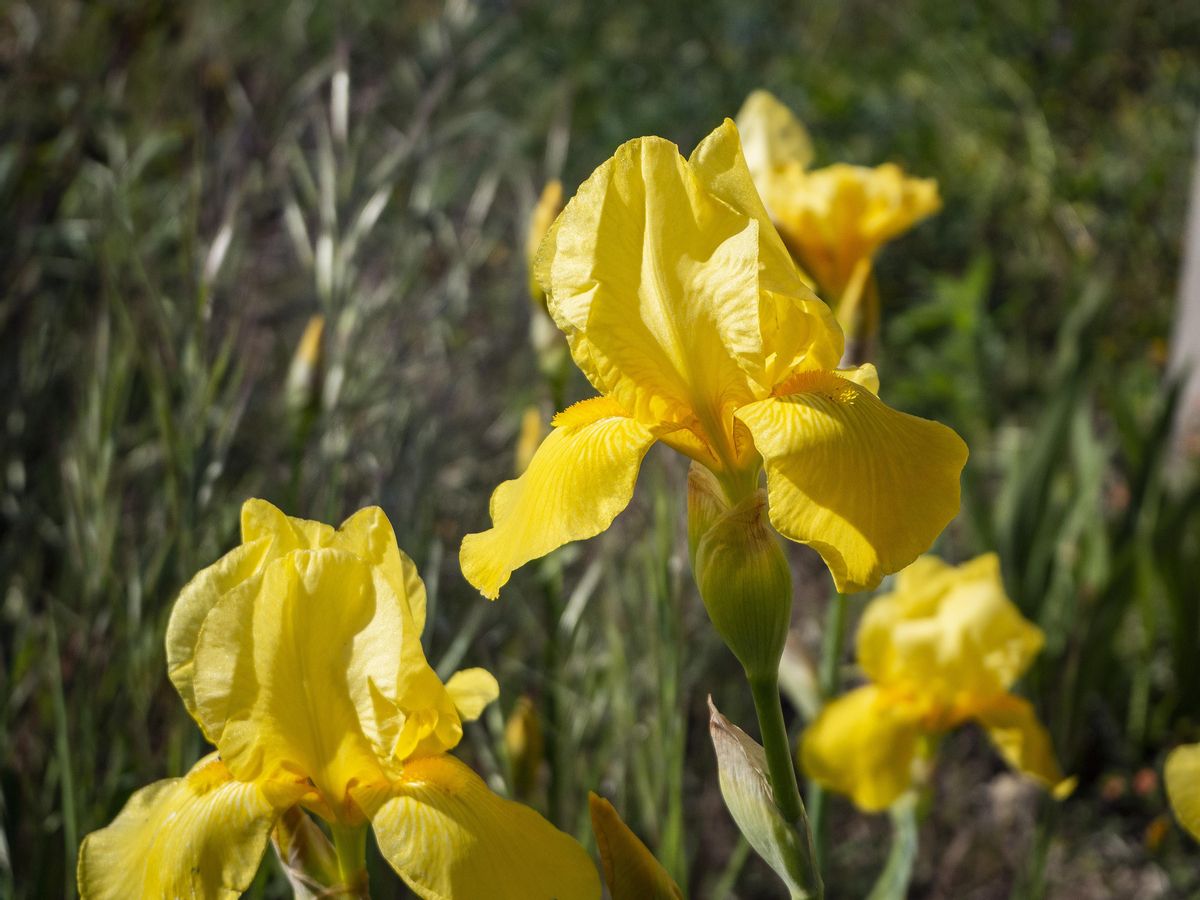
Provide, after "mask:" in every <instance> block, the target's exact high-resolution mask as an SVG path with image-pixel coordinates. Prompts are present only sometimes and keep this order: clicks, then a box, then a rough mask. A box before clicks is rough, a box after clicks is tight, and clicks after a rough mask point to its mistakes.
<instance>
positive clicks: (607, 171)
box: [537, 137, 761, 443]
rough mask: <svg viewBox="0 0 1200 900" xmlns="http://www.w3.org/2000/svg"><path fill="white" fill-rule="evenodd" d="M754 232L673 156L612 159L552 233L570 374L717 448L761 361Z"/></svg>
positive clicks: (553, 295) (660, 150) (661, 146)
mask: <svg viewBox="0 0 1200 900" xmlns="http://www.w3.org/2000/svg"><path fill="white" fill-rule="evenodd" d="M759 234H760V226H759V224H758V222H757V221H756V220H754V219H752V218H750V217H749V216H747V215H745V214H743V213H741V212H738V211H736V210H734V209H733V208H731V207H730V206H729V205H728V204H726V203H724V202H722V201H721V200H719V199H718V198H716V197H715V196H713V195H712V194H710V193H709V191H708V190H707V189H706V187H705V185H704V184H703V182H702V181H701V179H700V178H699V177H698V176H697V174H696V173H695V172H694V171H693V170H692V167H691V166H690V165H689V164H688V163H687V161H685V160H684V159H683V158H682V157H681V156H680V155H679V150H678V148H677V147H676V146H675V145H674V144H672V143H670V142H669V141H665V140H663V139H661V138H654V137H647V138H638V139H637V140H633V141H629V142H628V143H626V144H623V145H622V146H621V147H619V148H618V149H617V151H616V153H615V154H614V156H613V157H612V159H610V160H608V161H607V162H605V163H604V164H603V165H601V166H600V167H599V168H598V169H596V171H595V172H594V173H593V174H592V175H591V177H589V178H588V179H587V181H585V182H584V183H583V185H581V186H580V188H579V191H578V193H577V194H576V195H575V197H574V198H573V199H572V200H571V202H570V203H569V204H568V205H567V207H566V209H565V210H563V213H562V215H561V216H559V218H558V220H557V222H556V223H555V226H554V228H552V229H551V231H550V233H549V234H548V235H547V239H546V241H545V242H544V244H543V247H542V250H541V252H540V253H539V257H538V266H537V269H538V275H539V280H540V281H541V283H542V286H543V287H544V288H545V289H546V293H547V296H548V307H549V310H550V313H551V315H552V316H553V317H554V320H555V322H556V324H557V325H558V326H559V328H560V329H562V330H563V332H564V333H565V334H566V336H567V340H568V343H569V344H570V346H571V352H572V355H573V356H574V358H575V362H576V364H577V365H578V366H579V367H580V369H582V370H583V372H584V374H585V375H587V377H588V379H589V380H590V381H591V382H592V384H593V385H594V386H595V387H596V388H597V390H599V391H600V392H601V393H603V394H606V395H609V396H611V397H613V398H614V399H615V400H616V401H617V402H618V403H620V405H621V406H622V407H623V408H624V409H625V410H626V411H627V412H628V413H629V414H630V415H631V416H633V417H634V418H635V419H637V420H638V421H640V422H642V423H643V424H645V425H648V426H654V425H658V424H686V425H689V426H690V425H692V424H695V423H698V425H699V427H701V428H702V429H704V430H705V432H706V434H707V437H708V439H709V441H710V443H711V442H719V441H722V440H724V439H725V438H724V433H725V432H726V431H727V430H728V428H729V427H730V425H731V422H728V421H727V418H728V413H729V411H730V410H731V409H732V408H734V407H735V406H737V405H740V404H741V403H745V402H747V401H748V400H750V399H753V390H752V387H751V385H750V384H749V381H748V378H747V376H746V373H745V372H744V371H743V370H742V367H741V366H740V365H739V362H738V360H739V358H741V357H749V356H753V355H755V354H758V353H761V335H760V329H759V323H758V304H759V287H758V276H759V260H758V253H759Z"/></svg>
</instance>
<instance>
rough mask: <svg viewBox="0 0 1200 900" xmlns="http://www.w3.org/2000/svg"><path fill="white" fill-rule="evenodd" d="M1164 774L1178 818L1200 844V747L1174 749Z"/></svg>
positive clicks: (1168, 796) (1191, 745)
mask: <svg viewBox="0 0 1200 900" xmlns="http://www.w3.org/2000/svg"><path fill="white" fill-rule="evenodd" d="M1164 774H1165V776H1166V782H1167V799H1168V800H1170V801H1171V809H1173V810H1174V811H1175V818H1177V819H1178V820H1179V824H1180V825H1182V826H1183V827H1184V828H1186V829H1187V830H1188V833H1189V834H1191V836H1192V837H1194V838H1195V839H1196V840H1198V841H1200V744H1188V745H1187V746H1184V747H1176V748H1175V749H1174V750H1172V751H1171V754H1170V755H1169V756H1168V757H1167V765H1166V770H1165V773H1164Z"/></svg>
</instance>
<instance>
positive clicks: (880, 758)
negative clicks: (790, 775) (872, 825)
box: [800, 685, 920, 812]
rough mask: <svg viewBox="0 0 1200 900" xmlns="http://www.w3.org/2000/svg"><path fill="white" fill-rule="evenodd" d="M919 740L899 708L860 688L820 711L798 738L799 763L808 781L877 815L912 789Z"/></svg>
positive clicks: (870, 687) (879, 693)
mask: <svg viewBox="0 0 1200 900" xmlns="http://www.w3.org/2000/svg"><path fill="white" fill-rule="evenodd" d="M919 736H920V731H919V727H918V724H917V722H916V720H915V718H914V716H912V715H909V714H908V712H907V710H906V708H905V707H904V705H902V704H897V703H896V702H894V700H893V698H890V697H889V696H888V695H887V694H886V693H885V692H883V691H881V690H880V689H879V688H878V687H876V686H875V685H866V686H864V687H860V688H857V689H855V690H853V691H850V693H848V694H844V695H843V696H841V697H838V698H837V699H836V700H833V701H832V702H830V703H829V704H827V705H826V706H825V708H824V709H822V710H821V712H820V714H819V715H818V716H817V718H816V721H814V722H813V723H812V725H810V726H809V727H808V729H807V730H806V731H805V732H804V735H803V736H802V737H801V739H800V763H801V765H802V766H803V768H804V771H805V772H806V773H807V774H808V776H809V777H810V778H812V779H813V780H814V781H816V782H818V783H819V784H821V785H823V786H824V787H827V788H829V789H830V790H833V791H837V792H838V793H839V794H847V795H849V796H850V798H851V799H852V800H853V801H854V803H855V805H856V806H858V807H859V808H860V809H862V810H865V811H867V812H879V811H880V810H883V809H887V808H888V807H889V806H891V805H892V803H893V802H895V801H896V799H897V798H899V796H900V795H901V794H903V793H904V792H905V791H906V790H908V788H909V787H910V785H911V784H912V776H913V771H912V770H913V762H914V760H915V758H916V752H917V739H918V737H919Z"/></svg>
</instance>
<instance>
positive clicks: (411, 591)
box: [314, 506, 425, 635]
mask: <svg viewBox="0 0 1200 900" xmlns="http://www.w3.org/2000/svg"><path fill="white" fill-rule="evenodd" d="M328 546H329V547H332V548H341V549H343V550H349V551H350V552H351V553H353V554H354V555H355V556H357V557H358V558H359V559H361V560H363V561H364V562H366V563H367V564H368V565H370V566H371V567H372V570H373V572H374V574H375V575H376V577H378V578H382V579H383V581H384V582H385V583H386V584H387V585H388V586H389V587H390V588H391V589H392V591H393V592H394V593H395V595H396V596H397V597H400V598H401V599H403V600H404V602H405V603H406V604H407V605H408V608H409V611H410V612H411V613H412V616H413V621H414V622H415V624H416V629H417V634H418V635H419V634H420V633H421V632H423V631H424V630H425V583H424V582H423V581H422V580H421V576H420V574H419V573H418V572H417V566H416V564H415V563H414V562H413V561H412V560H411V559H409V557H408V554H406V553H405V552H404V551H403V550H401V549H400V547H399V545H398V544H397V543H396V532H395V531H393V530H392V523H391V522H390V521H388V517H387V514H386V513H384V511H383V510H382V509H380V508H379V507H378V506H368V507H366V508H365V509H360V510H359V511H358V512H356V513H355V514H354V515H352V516H351V517H350V518H348V519H347V520H346V521H345V522H343V523H342V524H341V525H339V526H338V530H337V533H336V534H334V535H333V537H332V538H331V539H330V541H329V544H328ZM314 549H315V548H314Z"/></svg>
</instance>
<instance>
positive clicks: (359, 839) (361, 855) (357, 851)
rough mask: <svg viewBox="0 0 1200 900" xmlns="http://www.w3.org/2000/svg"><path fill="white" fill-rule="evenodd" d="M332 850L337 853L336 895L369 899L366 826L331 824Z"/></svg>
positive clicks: (363, 899)
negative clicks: (338, 883) (337, 889)
mask: <svg viewBox="0 0 1200 900" xmlns="http://www.w3.org/2000/svg"><path fill="white" fill-rule="evenodd" d="M329 831H330V833H331V834H332V835H333V850H334V852H335V853H336V854H337V867H338V879H339V880H340V882H341V884H340V885H338V887H339V889H340V891H341V893H340V894H339V895H338V896H345V897H356V898H362V900H369V898H370V896H371V895H370V893H369V892H368V889H367V826H366V825H365V824H364V825H331V826H330V827H329Z"/></svg>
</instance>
